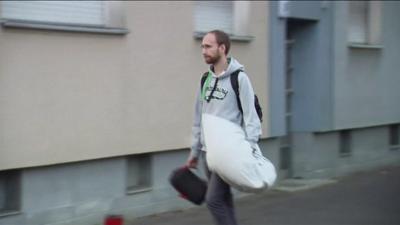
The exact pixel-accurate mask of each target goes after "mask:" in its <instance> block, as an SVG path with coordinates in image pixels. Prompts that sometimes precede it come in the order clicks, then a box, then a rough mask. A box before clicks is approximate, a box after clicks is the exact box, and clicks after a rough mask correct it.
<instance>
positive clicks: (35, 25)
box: [0, 20, 129, 35]
mask: <svg viewBox="0 0 400 225" xmlns="http://www.w3.org/2000/svg"><path fill="white" fill-rule="evenodd" d="M0 23H1V25H2V26H3V27H6V28H8V27H9V28H27V29H39V30H55V31H69V32H83V33H100V34H118V35H123V34H127V33H129V31H128V30H127V29H123V28H107V27H96V26H84V25H82V26H80V25H72V24H56V23H54V24H53V23H44V22H43V23H42V22H32V21H19V20H2V21H0Z"/></svg>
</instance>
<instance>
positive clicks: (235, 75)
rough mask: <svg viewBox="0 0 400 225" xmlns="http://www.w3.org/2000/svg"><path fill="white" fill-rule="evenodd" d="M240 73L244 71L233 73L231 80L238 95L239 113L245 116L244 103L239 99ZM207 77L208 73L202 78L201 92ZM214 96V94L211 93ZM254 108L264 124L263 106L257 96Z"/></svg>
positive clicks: (255, 96)
mask: <svg viewBox="0 0 400 225" xmlns="http://www.w3.org/2000/svg"><path fill="white" fill-rule="evenodd" d="M240 72H242V70H236V71H235V72H233V73H232V74H231V76H230V79H231V85H232V88H233V90H234V91H235V94H236V100H237V103H238V106H239V111H240V112H241V113H242V115H243V109H242V103H241V102H240V97H239V94H240V93H239V81H238V77H239V73H240ZM207 77H208V72H205V73H204V74H203V76H202V77H201V90H203V86H204V83H205V82H206V80H207ZM211 94H212V93H211ZM254 107H255V108H256V112H257V115H258V118H259V119H260V121H261V122H262V116H263V113H262V109H261V106H260V103H259V102H258V97H257V95H254Z"/></svg>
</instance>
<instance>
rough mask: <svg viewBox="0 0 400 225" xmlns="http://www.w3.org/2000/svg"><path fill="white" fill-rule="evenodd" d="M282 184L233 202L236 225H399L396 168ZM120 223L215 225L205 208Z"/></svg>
mask: <svg viewBox="0 0 400 225" xmlns="http://www.w3.org/2000/svg"><path fill="white" fill-rule="evenodd" d="M285 182H286V183H285ZM285 182H283V183H282V185H278V186H277V188H276V189H274V190H271V191H269V192H266V193H264V194H258V195H250V196H247V197H243V198H240V199H238V200H236V201H235V203H236V208H237V216H238V223H239V224H240V225H264V224H265V225H399V224H400V166H393V167H387V168H384V169H380V170H374V171H368V172H360V173H357V174H353V175H350V176H347V177H343V178H340V179H339V180H337V181H336V182H335V181H329V180H328V181H324V180H312V181H311V182H308V181H302V180H299V181H295V180H290V181H285ZM301 182H303V184H302V183H301ZM310 184H311V186H310ZM302 187H303V188H302ZM125 223H126V225H161V224H173V225H213V224H214V223H213V221H212V218H211V217H210V214H209V213H208V211H207V208H206V207H205V206H204V205H203V206H201V207H195V208H192V209H188V210H184V211H177V212H168V213H163V214H158V215H154V216H148V217H143V218H138V219H136V220H134V221H126V222H125Z"/></svg>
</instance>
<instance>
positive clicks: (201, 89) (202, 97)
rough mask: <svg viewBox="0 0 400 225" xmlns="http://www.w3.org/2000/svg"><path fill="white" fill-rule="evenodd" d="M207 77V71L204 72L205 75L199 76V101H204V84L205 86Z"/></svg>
mask: <svg viewBox="0 0 400 225" xmlns="http://www.w3.org/2000/svg"><path fill="white" fill-rule="evenodd" d="M208 75H209V73H208V71H207V72H205V73H204V74H203V75H202V76H201V83H200V85H201V86H200V91H201V99H205V89H204V84H205V83H206V81H207V78H208Z"/></svg>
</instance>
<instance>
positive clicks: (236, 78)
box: [230, 70, 243, 114]
mask: <svg viewBox="0 0 400 225" xmlns="http://www.w3.org/2000/svg"><path fill="white" fill-rule="evenodd" d="M240 72H242V70H236V71H235V72H233V73H232V74H231V77H230V78H231V85H232V88H233V90H234V91H235V95H236V101H237V104H238V107H239V111H240V112H241V113H242V114H243V108H242V103H241V102H240V97H239V95H240V93H239V73H240Z"/></svg>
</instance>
